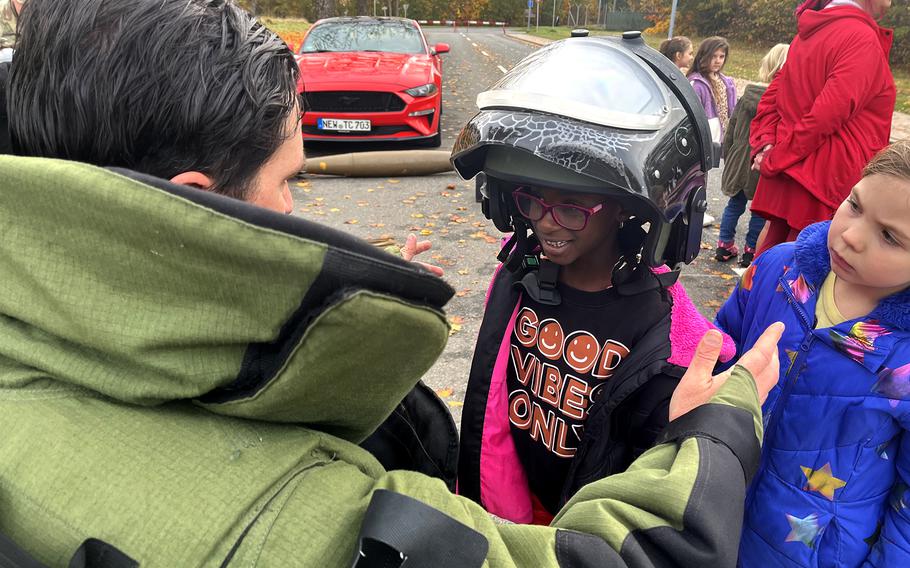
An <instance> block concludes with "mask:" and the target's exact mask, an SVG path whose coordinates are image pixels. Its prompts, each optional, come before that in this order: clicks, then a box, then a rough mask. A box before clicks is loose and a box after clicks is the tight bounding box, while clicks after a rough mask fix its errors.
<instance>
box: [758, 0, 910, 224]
mask: <svg viewBox="0 0 910 568" xmlns="http://www.w3.org/2000/svg"><path fill="white" fill-rule="evenodd" d="M797 29H798V34H797V36H796V38H794V40H793V43H792V44H791V46H790V52H789V54H788V56H787V62H786V64H785V65H784V67H783V70H782V71H781V72H780V73H778V75H777V76H776V77H775V78H774V80H773V81H772V82H771V85H770V86H769V87H768V90H767V91H766V92H765V94H764V96H763V97H762V99H761V101H760V102H759V105H758V112H757V114H756V115H755V119H754V120H753V121H752V124H751V135H750V139H749V142H750V145H751V146H752V153H753V156H754V155H755V154H756V153H758V151H760V150H761V149H762V148H763V147H765V145H767V144H773V145H774V148H773V149H772V150H770V151H769V152H767V153H766V154H765V158H764V161H763V162H762V165H761V178H760V180H759V184H758V188H757V190H756V196H755V206H754V207H753V209H755V210H759V209H761V210H764V211H766V212H768V213H771V214H772V215H775V216H777V217H780V218H782V219H792V218H794V217H798V216H799V215H804V214H805V213H801V212H793V211H787V210H786V205H787V203H788V201H787V200H788V197H787V193H785V192H786V190H787V189H791V188H793V184H794V182H796V184H798V185H800V186H802V187H803V188H805V189H806V190H808V192H809V193H811V194H812V196H814V197H815V199H817V200H818V201H819V202H820V204H822V205H824V206H825V207H824V208H820V209H830V210H831V211H833V210H834V209H836V208H837V207H838V206H839V205H840V203H841V202H842V201H843V200H844V199H845V198H846V196H847V195H848V194H849V192H850V189H851V188H852V187H853V185H855V184H856V182H857V181H859V179H860V177H861V174H862V169H863V167H864V166H865V165H866V163H867V162H868V161H869V159H870V158H871V157H872V156H873V155H874V154H875V153H876V152H878V151H879V150H880V149H882V148H884V147H885V146H886V145H887V144H888V139H889V137H890V134H891V117H892V114H893V113H894V101H895V97H896V92H895V88H894V78H893V77H892V75H891V69H890V68H889V66H888V52H889V51H890V50H891V42H892V38H893V35H892V31H891V30H888V29H884V28H881V27H879V25H878V24H877V23H876V22H875V20H873V19H872V17H871V16H869V15H868V14H867V13H865V12H864V11H862V10H860V9H859V8H855V7H852V6H838V7H832V8H829V9H827V10H822V11H816V10H806V11H804V12H803V13H802V14H800V16H799V20H798V26H797ZM782 174H785V175H782ZM788 178H789V179H788ZM797 189H798V188H797ZM775 191H777V193H775V194H773V195H769V194H771V192H775ZM792 192H793V191H792V189H791V191H790V192H789V193H792ZM762 193H766V195H764V196H763V195H762ZM803 195H804V197H805V198H808V196H807V195H805V194H803ZM763 203H764V205H762V204H763ZM796 203H800V200H799V199H796ZM801 203H802V204H805V199H803V200H802V201H801ZM801 206H802V207H803V208H805V205H801ZM773 209H781V210H780V211H774V210H773ZM807 220H808V221H810V222H811V221H812V220H811V219H807ZM818 220H821V219H815V221H818ZM804 221H806V220H803V222H804ZM803 222H800V223H799V224H796V223H793V222H791V223H790V224H791V226H793V227H796V228H801V227H800V226H798V225H803Z"/></svg>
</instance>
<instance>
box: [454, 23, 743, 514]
mask: <svg viewBox="0 0 910 568" xmlns="http://www.w3.org/2000/svg"><path fill="white" fill-rule="evenodd" d="M646 56H650V57H653V58H654V59H653V61H654V62H659V63H660V64H661V65H666V67H671V66H670V65H668V64H667V62H666V61H663V56H661V55H660V54H659V53H657V52H653V53H648V54H646ZM592 65H593V66H594V67H593V68H592V67H591V66H592ZM656 68H657V69H659V66H657V67H656ZM647 69H648V67H646V64H645V63H644V62H642V61H641V59H640V56H639V55H636V54H633V53H632V52H631V51H629V50H626V49H624V48H623V47H622V44H621V43H620V42H618V41H613V40H608V39H603V38H585V39H583V40H580V39H567V40H563V41H560V42H554V43H553V44H551V45H550V46H548V47H546V48H543V49H541V50H539V51H537V52H535V53H534V54H532V55H531V56H529V57H528V58H527V59H525V60H524V61H522V62H521V63H519V64H518V65H516V66H515V67H514V68H513V69H512V70H511V71H510V72H509V73H508V74H506V75H505V76H503V77H502V79H500V81H499V82H498V83H497V84H496V85H494V86H493V87H492V88H491V89H490V90H489V91H486V92H484V93H481V94H480V95H479V96H478V98H477V102H478V106H479V107H480V113H479V114H478V115H477V116H475V117H474V118H472V119H471V121H470V122H469V123H468V124H467V125H466V126H465V128H464V129H463V130H462V132H461V134H460V135H459V136H458V138H457V140H456V142H455V145H454V148H453V150H452V163H453V165H454V167H455V169H456V171H457V172H458V173H459V175H461V177H462V178H464V179H471V178H472V177H474V176H475V175H477V174H478V173H479V172H483V173H484V174H485V182H484V186H483V188H482V195H483V201H482V208H483V211H484V213H485V215H486V216H487V217H488V218H490V219H492V220H493V222H494V224H495V225H496V227H497V228H498V229H500V230H501V231H504V232H511V233H513V235H512V237H511V239H510V240H509V241H508V243H507V244H506V246H505V247H504V248H503V251H502V253H501V254H500V260H502V261H503V264H502V265H501V266H500V268H499V269H498V270H497V272H496V275H495V276H494V279H493V282H492V283H491V285H490V289H489V292H488V296H487V303H486V307H485V311H484V317H483V323H482V325H481V328H480V331H479V333H478V338H477V344H476V347H475V351H474V358H473V363H472V367H471V374H470V378H469V381H468V385H467V389H466V392H465V404H464V409H463V412H462V421H461V447H460V451H459V460H458V461H459V464H458V468H459V475H458V490H459V492H460V493H461V494H462V495H465V496H467V497H470V498H472V499H474V500H476V501H478V502H480V503H481V504H482V505H483V506H484V507H485V508H486V509H487V510H488V511H489V512H491V513H492V514H494V515H496V516H497V517H500V518H503V519H506V520H509V521H512V522H516V523H531V522H533V523H537V524H547V523H549V522H550V521H551V520H552V518H553V515H555V514H556V513H557V512H558V511H559V510H560V508H561V507H562V506H563V505H564V504H565V503H566V502H567V500H568V499H570V498H571V497H572V496H573V495H574V494H575V493H576V491H578V490H579V489H580V488H581V487H583V486H584V485H585V484H587V483H590V482H592V481H595V480H597V479H600V478H602V477H605V476H606V475H609V474H610V473H614V472H619V471H623V470H624V469H625V468H626V467H628V465H629V464H630V463H631V460H632V459H634V457H635V456H637V455H639V454H640V453H642V452H644V451H645V450H647V449H648V448H649V447H651V446H652V445H653V443H654V441H655V439H656V436H657V435H658V434H659V433H660V432H661V431H662V430H663V429H664V427H665V425H666V424H667V422H668V420H669V407H668V405H667V403H668V401H669V397H670V394H671V393H672V391H673V388H674V386H675V385H676V383H677V379H678V377H679V376H680V373H681V372H682V370H683V367H685V366H687V365H688V364H689V361H690V360H691V357H692V354H693V349H694V347H695V340H697V338H699V337H701V336H702V335H703V334H704V332H705V330H706V329H707V327H706V326H709V325H710V323H709V322H708V321H707V320H705V319H704V318H703V317H702V316H701V315H700V314H699V312H698V310H697V309H696V308H695V306H694V305H693V304H692V301H691V300H690V299H689V298H688V296H687V295H686V293H685V290H683V288H682V286H681V285H679V284H676V283H674V281H675V277H676V274H675V273H670V272H669V271H668V270H667V269H666V267H663V266H662V264H664V263H665V262H670V263H671V264H675V263H676V262H677V261H679V260H680V258H679V256H678V254H677V253H676V252H675V251H677V250H678V249H677V248H675V247H674V246H671V244H669V243H672V242H676V243H677V244H678V243H680V242H684V243H691V242H695V243H698V242H700V235H701V226H700V224H697V225H692V224H689V223H688V220H690V219H691V220H694V221H695V222H697V221H700V219H699V218H698V215H697V214H695V210H694V209H693V206H692V203H691V202H690V201H689V200H688V196H689V194H690V192H694V191H699V190H700V187H701V184H703V183H704V168H705V167H706V166H705V164H706V163H707V164H709V163H710V161H709V160H707V159H706V158H705V156H704V153H705V151H706V149H705V148H704V145H703V143H702V142H701V139H700V138H698V137H697V136H696V135H695V134H694V133H695V132H706V131H707V128H708V126H707V124H706V122H705V120H704V119H703V118H700V120H699V118H696V117H697V116H698V117H700V116H701V113H698V115H696V114H695V113H694V112H692V111H693V109H694V110H698V108H697V107H698V105H699V102H698V101H697V99H695V97H694V96H690V97H688V98H686V99H685V100H679V104H674V103H673V102H671V99H670V97H676V95H674V94H673V93H672V92H671V91H669V89H668V88H667V87H666V84H667V83H670V82H671V81H673V79H674V78H678V77H679V75H678V73H676V72H675V69H674V70H673V77H670V76H668V75H665V74H664V72H662V71H657V72H654V73H652V72H650V71H647ZM688 92H689V91H688V89H686V93H688ZM629 93H633V94H634V95H636V96H629V95H628V94H629ZM639 97H641V98H642V99H644V100H648V101H658V102H656V103H655V104H649V105H644V106H643V105H642V104H641V99H640V98H639ZM668 107H669V108H672V109H673V110H672V111H671V113H670V114H667V112H666V109H667V108H668ZM697 120H698V122H697V123H696V121H697ZM696 127H697V128H696ZM646 164H647V165H646ZM677 221H679V222H677ZM645 224H647V227H648V230H647V231H646V230H645V229H644V228H643V226H644V225H645ZM672 229H680V231H677V232H675V231H673V230H672ZM674 232H675V233H676V234H677V235H678V236H677V237H676V238H674V239H671V240H670V241H663V240H662V239H661V238H660V235H663V236H664V238H665V239H667V238H669V235H670V234H671V233H674ZM665 244H666V246H664V245H665ZM696 246H697V245H696ZM697 252H698V251H697V248H696V249H695V250H694V251H689V253H687V254H686V255H684V257H685V258H684V259H683V260H690V259H691V258H690V257H689V256H688V255H689V254H690V253H691V254H696V253H697ZM668 254H669V256H667V255H668ZM727 341H728V348H729V349H731V350H732V349H733V345H732V342H730V341H729V338H727ZM731 355H732V353H731ZM723 357H724V358H726V353H724V355H723Z"/></svg>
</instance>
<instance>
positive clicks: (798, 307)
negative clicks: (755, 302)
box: [749, 277, 815, 498]
mask: <svg viewBox="0 0 910 568" xmlns="http://www.w3.org/2000/svg"><path fill="white" fill-rule="evenodd" d="M780 285H781V288H782V289H783V290H784V294H786V296H787V303H788V304H790V306H791V307H792V308H793V310H794V311H795V312H796V314H797V315H798V316H799V318H800V321H801V322H802V323H803V325H804V326H805V330H806V337H805V339H803V341H802V342H801V343H800V344H799V352H798V353H797V354H796V358H795V359H794V360H793V364H792V365H791V366H790V369H789V370H788V371H787V374H786V375H785V376H784V386H783V389H782V391H781V393H780V396H779V397H778V399H777V402H776V403H775V404H774V410H773V411H772V412H771V418H770V419H769V420H768V428H767V429H765V435H764V439H765V440H770V439H771V438H772V437H773V434H774V432H775V431H776V430H777V424H778V422H779V421H780V415H781V414H783V408H784V406H785V405H786V402H787V398H788V397H789V396H790V391H791V390H793V385H794V384H796V379H797V377H798V376H799V374H800V373H801V372H802V369H803V366H804V365H805V363H806V357H807V356H808V355H809V350H810V349H811V347H812V343H814V342H815V335H814V334H813V333H812V324H811V323H810V322H809V318H808V316H807V315H806V312H805V310H803V308H802V304H800V303H799V302H797V301H796V298H794V297H793V293H792V291H791V290H790V285H789V284H787V283H786V282H785V281H784V279H783V277H781V278H780ZM764 462H765V452H762V460H761V467H764ZM754 486H755V484H754V483H753V488H754ZM749 493H750V496H749V497H750V498H751V493H752V488H750V490H749Z"/></svg>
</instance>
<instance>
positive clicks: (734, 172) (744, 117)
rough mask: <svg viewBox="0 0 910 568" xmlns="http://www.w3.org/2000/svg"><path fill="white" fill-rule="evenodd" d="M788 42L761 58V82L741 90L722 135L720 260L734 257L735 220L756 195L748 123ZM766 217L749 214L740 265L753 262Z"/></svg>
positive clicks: (777, 68)
mask: <svg viewBox="0 0 910 568" xmlns="http://www.w3.org/2000/svg"><path fill="white" fill-rule="evenodd" d="M789 47H790V46H789V45H787V44H786V43H779V44H777V45H775V46H774V47H772V48H771V50H770V51H768V53H767V54H765V56H764V57H763V58H762V60H761V65H760V67H759V70H758V80H759V81H761V82H762V83H765V84H764V85H749V86H747V87H746V90H745V91H744V92H743V96H742V98H740V99H739V101H738V102H737V103H736V110H734V111H733V116H731V117H730V122H729V123H728V125H727V129H726V134H725V135H724V144H723V152H724V173H723V178H722V181H721V190H722V191H723V192H724V195H727V196H729V197H730V200H729V201H727V206H726V208H724V215H723V217H722V219H721V221H720V238H719V239H718V241H717V251H716V252H715V254H714V258H715V259H716V260H719V261H720V262H726V261H728V260H731V259H734V258H736V255H737V254H739V250H738V249H737V247H736V241H735V238H736V224H737V223H738V222H739V218H740V216H742V214H743V212H744V211H745V210H746V204H747V202H748V201H749V200H750V199H752V196H753V195H755V186H756V185H757V184H758V172H757V171H753V170H752V158H751V156H750V154H751V151H752V150H751V148H750V146H749V123H750V122H752V119H753V118H754V117H755V111H756V110H757V109H758V101H759V100H761V96H762V95H763V94H764V93H765V91H766V90H767V88H768V85H767V84H768V83H770V82H771V79H773V78H774V76H775V75H777V72H778V71H780V68H781V67H783V65H784V61H786V60H787V50H788V49H789ZM764 224H765V220H764V219H762V218H761V217H759V216H758V215H755V214H754V213H753V214H752V215H751V217H750V218H749V229H748V231H747V232H746V246H745V247H744V248H743V255H742V257H741V258H740V259H739V265H740V266H742V267H743V268H745V267H747V266H749V265H750V264H751V263H752V259H753V258H755V245H756V242H757V241H758V235H759V233H761V230H762V227H763V226H764Z"/></svg>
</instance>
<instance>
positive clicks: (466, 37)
mask: <svg viewBox="0 0 910 568" xmlns="http://www.w3.org/2000/svg"><path fill="white" fill-rule="evenodd" d="M461 35H463V36H464V38H465V39H466V40H468V41H471V38H469V37H468V36H466V35H464V34H461Z"/></svg>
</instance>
